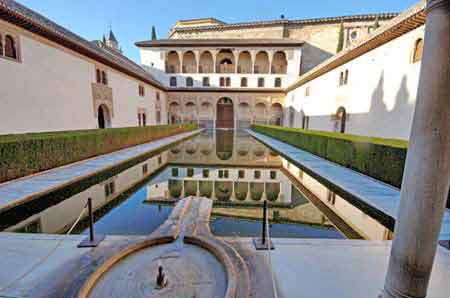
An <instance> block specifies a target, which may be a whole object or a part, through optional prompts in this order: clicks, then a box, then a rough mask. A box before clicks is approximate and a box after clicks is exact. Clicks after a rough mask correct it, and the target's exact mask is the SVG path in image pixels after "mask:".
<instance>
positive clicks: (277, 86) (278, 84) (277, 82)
mask: <svg viewBox="0 0 450 298" xmlns="http://www.w3.org/2000/svg"><path fill="white" fill-rule="evenodd" d="M274 86H275V88H280V87H281V78H275V83H274Z"/></svg>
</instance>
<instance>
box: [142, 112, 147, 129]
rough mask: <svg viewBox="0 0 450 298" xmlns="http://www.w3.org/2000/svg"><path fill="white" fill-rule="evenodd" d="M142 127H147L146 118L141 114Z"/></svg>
mask: <svg viewBox="0 0 450 298" xmlns="http://www.w3.org/2000/svg"><path fill="white" fill-rule="evenodd" d="M142 126H147V116H146V115H145V113H142Z"/></svg>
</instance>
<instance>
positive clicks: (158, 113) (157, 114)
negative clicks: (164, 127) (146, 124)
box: [156, 111, 161, 124]
mask: <svg viewBox="0 0 450 298" xmlns="http://www.w3.org/2000/svg"><path fill="white" fill-rule="evenodd" d="M156 123H157V124H160V123H161V111H156Z"/></svg>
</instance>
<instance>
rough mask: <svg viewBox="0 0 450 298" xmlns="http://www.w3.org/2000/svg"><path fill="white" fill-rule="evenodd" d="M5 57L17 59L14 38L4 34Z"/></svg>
mask: <svg viewBox="0 0 450 298" xmlns="http://www.w3.org/2000/svg"><path fill="white" fill-rule="evenodd" d="M4 51H5V57H8V58H11V59H17V58H18V57H17V44H16V41H15V39H14V38H13V37H12V36H11V35H9V34H7V35H6V36H5V49H4Z"/></svg>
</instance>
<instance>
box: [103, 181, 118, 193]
mask: <svg viewBox="0 0 450 298" xmlns="http://www.w3.org/2000/svg"><path fill="white" fill-rule="evenodd" d="M115 188H116V185H115V183H114V181H110V182H107V183H106V184H105V197H109V196H111V195H112V194H114V192H115Z"/></svg>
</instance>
